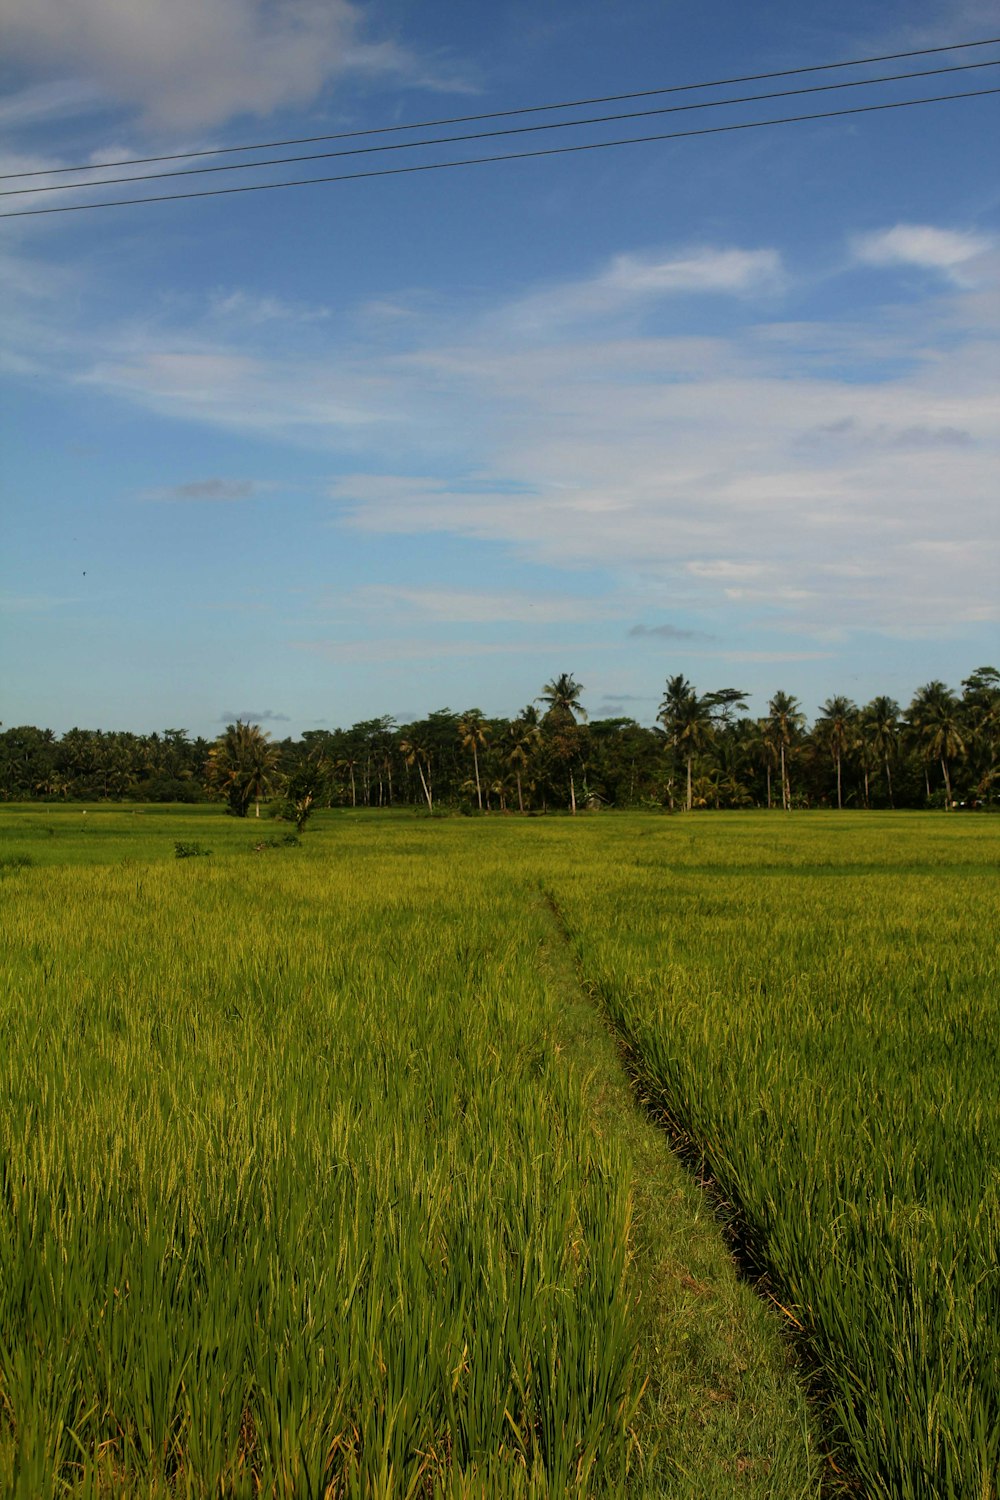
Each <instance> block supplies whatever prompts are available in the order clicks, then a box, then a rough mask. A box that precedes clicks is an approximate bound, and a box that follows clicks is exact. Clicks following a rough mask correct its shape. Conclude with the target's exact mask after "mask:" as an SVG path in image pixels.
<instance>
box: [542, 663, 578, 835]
mask: <svg viewBox="0 0 1000 1500" xmlns="http://www.w3.org/2000/svg"><path fill="white" fill-rule="evenodd" d="M582 693H583V684H582V683H580V682H577V680H576V678H575V677H574V676H573V674H572V673H571V672H560V674H559V676H558V677H553V679H552V681H551V682H547V683H546V684H545V686H544V687H543V688H542V691H541V693H540V694H539V696H538V702H539V703H545V704H547V705H548V708H547V711H546V713H545V718H544V723H545V725H546V727H547V729H548V730H549V732H550V734H551V736H552V741H553V747H554V750H555V753H556V758H557V759H558V760H561V761H564V762H565V763H566V764H567V765H568V768H569V807H570V812H571V813H572V814H573V816H574V817H575V816H576V781H575V779H574V776H573V758H574V756H575V755H576V754H577V753H578V751H579V737H578V735H577V718H578V717H579V718H580V719H582V720H584V722H586V718H587V714H586V710H585V709H584V707H583V705H582V703H581V702H580V695H581V694H582Z"/></svg>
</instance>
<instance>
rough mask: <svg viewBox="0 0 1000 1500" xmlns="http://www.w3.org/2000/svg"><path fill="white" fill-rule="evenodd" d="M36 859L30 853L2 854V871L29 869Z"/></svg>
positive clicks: (0, 861) (0, 855)
mask: <svg viewBox="0 0 1000 1500" xmlns="http://www.w3.org/2000/svg"><path fill="white" fill-rule="evenodd" d="M34 863H35V861H34V860H33V859H32V857H31V855H30V854H0V872H2V871H5V870H27V869H28V867H29V866H30V865H33V864H34Z"/></svg>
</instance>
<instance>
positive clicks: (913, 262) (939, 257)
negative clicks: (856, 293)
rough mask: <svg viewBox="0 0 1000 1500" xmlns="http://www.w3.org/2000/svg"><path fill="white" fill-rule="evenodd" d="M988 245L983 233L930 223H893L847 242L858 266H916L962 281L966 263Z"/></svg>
mask: <svg viewBox="0 0 1000 1500" xmlns="http://www.w3.org/2000/svg"><path fill="white" fill-rule="evenodd" d="M992 246H993V242H992V240H990V239H988V238H987V237H986V236H985V235H982V234H974V233H972V232H970V231H966V230H956V229H939V228H935V227H934V226H933V225H930V224H896V225H895V226H894V227H893V228H892V229H878V230H875V231H874V232H873V233H871V234H861V235H857V236H855V238H854V239H853V240H852V242H851V248H852V252H853V255H854V259H855V260H856V261H859V262H860V263H861V264H862V265H868V266H920V267H923V268H924V269H926V270H929V271H939V272H941V273H942V275H945V276H947V277H949V278H951V279H953V280H955V279H957V280H962V279H963V276H964V274H965V273H966V272H967V269H968V265H969V262H970V261H974V260H977V259H978V258H979V257H980V256H982V255H985V254H986V253H987V252H988V251H989V250H990V249H991V248H992Z"/></svg>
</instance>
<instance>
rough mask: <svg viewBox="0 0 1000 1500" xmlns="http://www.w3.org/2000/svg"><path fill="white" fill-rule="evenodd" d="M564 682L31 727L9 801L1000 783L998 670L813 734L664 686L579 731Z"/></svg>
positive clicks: (835, 801)
mask: <svg viewBox="0 0 1000 1500" xmlns="http://www.w3.org/2000/svg"><path fill="white" fill-rule="evenodd" d="M583 691H584V689H583V686H582V684H581V683H579V682H577V681H576V679H575V678H574V677H573V676H572V674H571V673H568V672H564V673H561V674H560V675H559V676H558V677H555V678H553V679H552V680H551V681H550V682H547V683H546V684H545V686H544V688H543V689H542V692H541V693H540V694H539V696H538V698H537V699H535V700H534V701H533V702H532V703H529V704H528V705H527V706H526V707H525V708H523V709H522V710H521V712H520V713H519V714H517V715H515V717H514V718H511V719H507V718H490V717H488V716H487V715H485V714H484V713H483V712H482V711H481V710H480V709H478V708H470V709H466V710H465V711H464V712H460V713H456V712H453V711H452V710H451V709H449V708H441V709H437V710H435V711H434V712H433V713H431V714H428V715H427V717H426V718H424V719H420V720H417V721H415V722H413V723H410V724H397V723H396V721H395V720H394V719H392V718H391V717H389V716H387V715H384V716H382V717H381V718H377V719H366V720H363V721H361V722H360V723H357V724H353V725H351V727H350V728H349V729H313V730H308V731H306V732H305V733H304V734H303V735H302V736H301V738H299V739H292V738H286V739H281V740H274V739H272V738H271V736H270V735H269V734H268V733H267V732H266V731H265V730H264V729H263V728H262V727H261V726H260V725H257V724H251V723H243V722H242V721H237V722H236V723H235V724H230V725H228V726H227V728H226V730H225V732H224V733H223V734H222V735H220V736H219V738H218V739H216V740H215V741H209V740H206V739H204V738H200V737H199V738H191V737H189V736H188V734H187V732H186V731H185V730H183V729H164V730H163V731H162V732H161V733H154V734H146V735H141V734H132V733H128V732H125V731H105V730H100V729H93V730H90V729H71V730H69V731H68V732H67V733H66V734H64V735H62V736H61V737H60V738H57V737H56V736H55V735H54V734H53V733H52V731H51V730H48V729H36V728H34V727H32V726H21V727H20V728H14V729H7V730H4V731H2V732H0V797H2V798H3V799H4V800H7V801H12V800H17V801H21V800H27V799H45V800H50V801H64V800H82V801H98V800H100V801H123V800H134V801H137V802H201V801H206V800H220V801H224V802H225V803H226V804H227V806H228V808H229V810H230V811H231V812H232V813H233V814H234V815H235V816H237V817H246V816H248V815H249V814H250V813H251V812H255V813H256V814H257V815H258V816H259V814H260V808H261V804H262V803H266V802H270V803H271V804H272V810H273V809H274V808H277V809H279V810H281V811H282V812H284V813H285V814H286V815H287V816H289V817H291V818H293V819H294V820H295V821H296V822H297V823H298V824H299V826H301V825H302V824H303V823H304V822H305V821H306V819H307V818H308V816H309V814H310V813H311V811H312V810H313V809H314V808H316V807H354V808H359V807H369V808H370V807H382V808H388V807H405V806H416V807H424V808H426V810H427V811H428V812H429V813H433V812H435V811H439V810H451V811H454V810H456V809H457V810H463V811H467V812H484V813H485V812H517V813H536V812H545V811H547V810H549V809H555V808H567V809H568V810H569V811H571V812H573V813H575V812H576V811H577V810H578V808H580V807H586V808H596V807H605V806H607V807H620V808H628V807H631V808H637V807H649V808H652V807H663V808H668V809H670V810H671V811H679V810H683V809H687V810H693V809H695V808H705V807H708V808H748V807H770V808H783V809H786V810H788V809H791V808H794V807H838V808H845V807H853V808H894V807H901V808H902V807H909V808H914V807H945V808H953V807H956V806H965V807H984V808H988V807H991V806H995V805H997V793H998V785H1000V672H998V671H997V670H996V669H995V668H993V667H980V668H978V669H977V670H976V671H974V672H973V673H972V674H971V675H970V676H969V677H967V678H965V680H964V681H963V683H962V687H961V691H960V692H956V691H954V690H953V689H951V688H950V687H948V686H947V685H946V684H945V683H943V682H929V683H927V684H925V685H924V686H923V687H921V688H919V689H918V691H917V692H916V693H915V694H914V696H913V699H912V701H911V702H910V703H909V705H908V706H907V707H906V708H905V709H904V708H902V707H901V706H900V704H898V703H897V702H896V701H895V700H894V699H893V698H890V697H886V696H881V697H877V698H873V699H872V701H871V702H870V703H867V704H864V705H861V706H859V705H857V704H855V703H853V702H852V701H851V700H850V699H849V698H847V697H843V696H835V697H832V698H829V699H828V700H827V701H826V702H825V703H823V704H822V705H821V706H820V708H819V712H818V714H817V715H816V717H815V718H814V719H813V721H812V723H811V724H809V723H808V722H807V718H806V714H805V711H804V710H803V708H802V706H801V704H800V703H799V702H798V700H797V699H796V698H794V697H792V696H791V695H790V694H788V693H785V692H780V691H779V692H776V693H775V694H774V696H773V698H772V699H771V700H770V702H769V704H768V710H767V713H766V715H765V716H764V717H763V718H754V717H752V716H750V715H749V714H748V713H747V711H746V710H747V694H746V693H744V692H742V691H741V690H740V689H738V688H720V689H714V690H711V691H708V692H700V691H699V690H698V689H696V688H695V686H694V685H693V684H692V683H691V682H689V681H688V679H687V678H686V677H684V676H683V675H681V674H678V675H676V676H673V677H671V678H669V679H668V680H667V682H666V684H665V688H664V696H663V701H662V703H661V705H660V712H659V716H658V719H657V722H656V724H655V725H654V726H653V727H652V728H646V727H644V726H643V725H641V724H639V723H638V722H637V721H636V720H635V719H632V718H627V717H615V718H605V719H597V720H588V717H587V714H586V712H585V711H584V709H583V706H582V701H581V700H582V694H583Z"/></svg>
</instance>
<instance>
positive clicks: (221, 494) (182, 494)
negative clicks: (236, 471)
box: [145, 479, 261, 500]
mask: <svg viewBox="0 0 1000 1500" xmlns="http://www.w3.org/2000/svg"><path fill="white" fill-rule="evenodd" d="M260 488H261V486H260V485H258V484H257V483H255V481H254V480H252V479H192V480H189V481H188V483H186V484H174V485H170V486H169V487H168V488H166V489H162V490H149V491H147V493H146V497H145V498H146V499H148V500H249V499H250V497H251V496H252V495H255V494H256V493H257V492H258V490H259V489H260Z"/></svg>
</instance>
